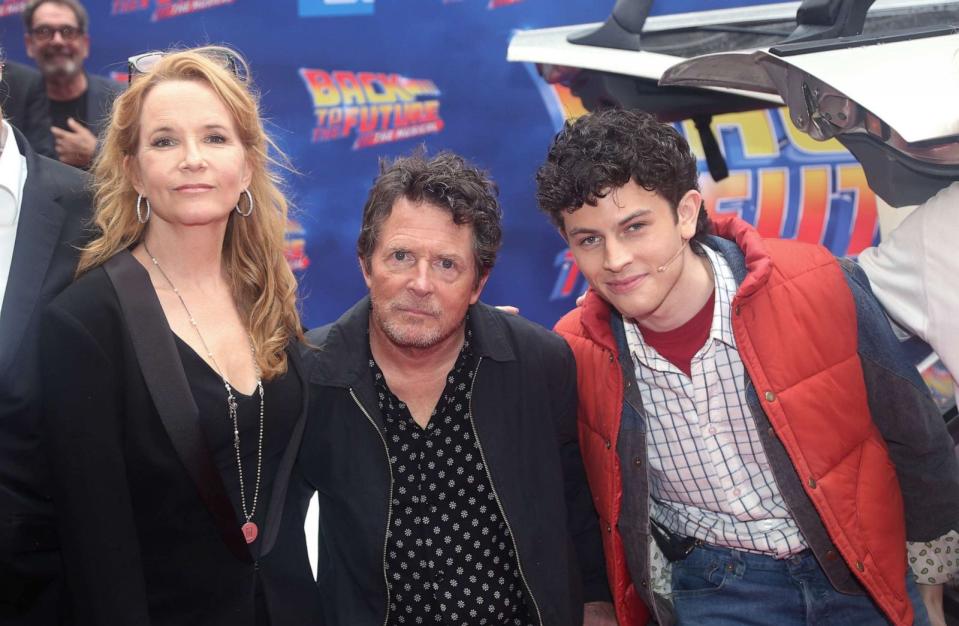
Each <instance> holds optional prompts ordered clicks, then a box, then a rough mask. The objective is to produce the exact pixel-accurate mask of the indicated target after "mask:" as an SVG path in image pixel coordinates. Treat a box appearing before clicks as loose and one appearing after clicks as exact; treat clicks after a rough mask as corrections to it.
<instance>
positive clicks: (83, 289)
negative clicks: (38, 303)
mask: <svg viewBox="0 0 959 626" xmlns="http://www.w3.org/2000/svg"><path fill="white" fill-rule="evenodd" d="M119 309H120V307H119V302H118V300H117V295H116V291H115V290H114V288H113V283H111V282H110V278H109V276H108V275H107V272H106V270H105V269H104V268H103V267H102V266H101V267H96V268H93V269H92V270H90V271H88V272H86V273H84V274H83V275H82V276H80V277H79V278H77V279H76V280H75V281H73V283H71V284H70V285H68V286H67V288H66V289H64V290H63V291H61V292H60V294H59V295H57V296H56V297H55V298H54V299H53V300H52V301H51V302H50V304H48V305H47V309H46V315H47V317H48V318H49V317H69V318H73V319H74V320H75V321H76V322H79V323H80V324H81V325H83V326H85V327H88V328H93V327H96V326H101V325H112V324H115V323H116V322H117V315H118V313H119Z"/></svg>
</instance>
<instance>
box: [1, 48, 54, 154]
mask: <svg viewBox="0 0 959 626" xmlns="http://www.w3.org/2000/svg"><path fill="white" fill-rule="evenodd" d="M0 110H2V111H3V116H4V117H5V118H6V119H7V121H9V122H10V123H11V124H13V125H14V126H16V127H17V128H19V129H20V130H21V131H22V132H23V134H24V135H25V136H26V138H27V141H29V142H30V145H31V146H32V147H33V149H34V150H36V151H37V153H38V154H42V155H44V156H48V157H50V158H52V159H55V158H57V152H56V150H54V149H53V134H52V133H51V132H50V100H49V99H47V88H46V85H44V83H43V76H42V75H41V74H40V72H38V71H37V70H35V69H33V68H32V67H27V66H26V65H23V64H22V63H17V62H15V61H4V63H3V80H0Z"/></svg>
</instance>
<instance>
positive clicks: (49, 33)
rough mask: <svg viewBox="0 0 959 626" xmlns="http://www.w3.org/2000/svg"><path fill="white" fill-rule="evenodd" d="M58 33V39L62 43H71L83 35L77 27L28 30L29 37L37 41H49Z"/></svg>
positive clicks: (45, 27) (42, 27)
mask: <svg viewBox="0 0 959 626" xmlns="http://www.w3.org/2000/svg"><path fill="white" fill-rule="evenodd" d="M57 33H60V37H61V38H62V39H63V40H64V41H73V40H74V39H76V38H77V37H79V36H80V35H82V34H83V29H82V28H79V27H77V26H60V27H58V28H57V27H53V26H37V27H36V28H31V29H30V36H31V37H33V38H34V39H36V40H37V41H49V40H51V39H53V37H54V36H55V35H56V34H57Z"/></svg>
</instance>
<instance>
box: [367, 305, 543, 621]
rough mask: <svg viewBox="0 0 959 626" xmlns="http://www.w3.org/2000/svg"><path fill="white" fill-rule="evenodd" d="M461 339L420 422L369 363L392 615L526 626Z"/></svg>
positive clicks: (471, 368)
mask: <svg viewBox="0 0 959 626" xmlns="http://www.w3.org/2000/svg"><path fill="white" fill-rule="evenodd" d="M468 328H469V325H468V323H467V334H466V341H465V342H464V344H463V348H462V350H461V351H460V354H459V357H458V358H457V360H456V364H455V365H454V366H453V369H452V370H451V371H450V373H449V374H448V376H447V378H446V387H445V389H444V390H443V394H442V396H440V399H439V401H438V402H437V404H436V407H435V408H434V409H433V413H432V415H431V417H430V421H429V423H428V424H427V426H426V428H421V427H420V426H419V425H418V424H417V423H416V422H415V421H413V416H412V415H411V414H410V411H409V409H408V408H407V406H406V404H405V403H403V402H402V401H400V400H399V399H398V398H397V397H396V396H395V395H393V393H392V392H391V391H390V389H389V387H388V386H387V384H386V380H385V378H384V377H383V373H382V372H381V371H380V368H379V366H378V365H377V364H376V362H375V361H374V360H373V359H372V357H371V358H370V369H371V370H372V374H373V381H374V386H375V389H376V391H377V394H378V399H379V408H380V412H381V413H382V414H383V419H384V422H385V436H386V442H387V447H388V448H389V454H390V465H391V467H392V471H393V490H392V494H391V496H390V497H391V498H392V517H391V522H390V527H389V529H388V531H387V553H386V569H387V578H388V587H389V596H390V620H389V621H390V623H392V624H444V625H446V626H459V625H464V626H466V625H468V626H483V625H487V624H488V625H494V624H495V625H509V626H530V625H531V624H532V623H533V620H531V619H530V615H531V612H530V609H529V607H528V606H527V602H526V593H525V589H524V584H523V580H522V578H521V576H520V570H519V567H518V564H517V560H516V554H515V552H514V549H513V540H512V538H511V537H510V532H509V528H508V527H507V525H506V522H505V520H504V519H503V517H502V515H501V514H500V509H499V506H498V505H497V502H496V495H495V493H494V491H493V488H492V485H491V483H490V477H489V474H488V473H487V472H486V467H485V464H484V462H483V459H482V454H481V452H480V448H479V445H478V443H477V441H476V437H475V436H474V432H473V427H472V421H471V417H470V413H469V412H470V403H469V400H470V389H471V385H472V382H473V377H474V375H475V374H476V368H475V366H476V363H477V361H476V358H475V357H474V356H473V354H472V353H471V352H470V347H469V340H470V333H469V330H468Z"/></svg>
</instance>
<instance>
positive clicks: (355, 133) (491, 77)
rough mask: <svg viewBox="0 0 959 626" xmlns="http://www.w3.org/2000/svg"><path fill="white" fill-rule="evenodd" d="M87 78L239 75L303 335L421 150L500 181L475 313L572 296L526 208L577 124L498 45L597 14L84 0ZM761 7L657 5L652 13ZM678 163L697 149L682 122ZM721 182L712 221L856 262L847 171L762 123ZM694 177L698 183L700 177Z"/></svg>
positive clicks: (737, 131)
mask: <svg viewBox="0 0 959 626" xmlns="http://www.w3.org/2000/svg"><path fill="white" fill-rule="evenodd" d="M24 4H25V2H23V1H11V0H0V43H2V45H3V47H4V48H5V50H6V52H7V56H8V57H9V58H12V59H15V60H22V61H25V62H29V60H28V59H27V58H26V55H25V52H24V47H23V26H22V22H21V19H20V15H19V12H20V11H22V9H23V5H24ZM86 4H87V7H88V9H89V12H90V17H91V26H90V35H91V39H92V51H91V55H90V59H89V60H88V63H87V68H88V70H89V71H91V72H93V73H100V74H104V75H108V76H110V75H112V76H113V77H114V78H116V79H117V80H121V81H125V78H126V75H125V72H126V58H127V57H128V56H130V55H132V54H136V53H139V52H144V51H148V50H154V49H165V48H169V47H171V46H192V45H197V44H205V43H224V44H228V45H231V46H233V47H235V48H237V49H238V50H240V51H241V52H242V53H243V54H244V55H245V56H246V57H247V58H248V59H249V60H250V63H251V65H252V69H253V76H254V80H255V83H256V84H257V85H258V87H259V89H260V90H261V92H262V96H263V97H262V100H263V111H264V114H265V116H266V118H267V119H268V120H269V127H270V129H271V132H272V134H273V135H274V137H275V139H276V140H277V142H278V143H279V145H280V146H281V147H282V149H283V150H284V151H285V152H286V153H287V154H288V155H289V157H290V158H291V160H292V163H293V164H294V165H295V167H296V169H297V170H298V171H297V173H295V174H291V175H289V176H288V181H289V189H290V192H291V196H292V199H293V201H294V203H295V206H296V213H295V214H294V215H293V216H292V218H293V219H292V220H291V223H290V228H289V233H288V249H287V254H288V258H289V260H290V263H291V265H292V266H293V268H294V269H295V271H296V273H297V275H298V277H299V279H300V283H301V287H302V295H303V311H304V318H305V320H304V321H305V323H306V324H307V325H309V326H315V325H318V324H321V323H324V322H328V321H331V320H332V319H334V318H335V317H337V316H338V315H339V314H340V313H341V312H342V311H343V310H345V309H346V308H347V307H348V306H349V305H351V304H352V303H353V302H354V301H355V300H356V299H358V298H359V297H360V296H362V295H363V293H364V292H365V287H364V285H363V282H362V278H361V276H360V272H359V270H358V267H357V262H356V258H355V254H354V245H355V241H356V234H357V232H358V229H359V219H360V210H361V207H362V205H363V202H364V200H365V197H366V191H367V188H368V186H369V184H370V181H371V180H372V178H373V177H374V176H375V174H376V171H377V161H378V159H379V158H380V157H382V156H394V155H398V154H404V153H407V152H409V151H411V150H412V149H414V148H416V147H417V146H418V145H419V144H425V146H426V147H427V149H428V150H429V151H430V152H435V151H438V150H440V149H449V150H453V151H456V152H458V153H460V154H462V155H464V156H466V157H467V158H469V159H471V160H473V161H475V162H476V163H478V164H480V165H481V166H483V167H484V168H487V169H488V170H490V171H491V173H492V175H493V177H494V178H495V179H496V181H497V182H498V183H499V186H500V190H501V201H502V204H503V208H504V214H505V233H506V234H505V243H504V247H503V250H502V253H501V256H500V259H499V263H498V265H497V268H496V269H495V270H494V272H493V276H492V279H491V280H490V282H489V286H488V287H487V289H486V293H485V295H484V300H486V301H487V302H490V303H494V304H501V303H509V304H514V305H517V306H519V307H520V308H521V310H522V313H523V315H525V316H527V317H529V318H531V319H533V320H535V321H538V322H540V323H542V324H546V325H552V324H553V323H554V322H555V321H556V319H558V318H559V316H560V315H562V314H563V313H564V312H565V311H567V310H568V309H569V308H570V307H571V306H572V305H573V300H574V297H575V296H576V295H578V294H579V293H580V292H582V290H583V288H584V285H583V281H582V278H581V276H579V274H578V272H577V270H576V267H575V265H574V264H573V263H572V260H571V258H570V257H569V255H568V254H567V252H566V247H565V245H564V244H563V241H562V239H561V238H560V237H559V236H558V235H557V233H556V232H555V231H554V230H553V229H552V228H551V227H550V226H549V225H548V223H547V221H546V219H545V217H543V216H542V215H541V214H540V213H539V212H538V210H537V209H536V206H535V201H534V189H533V175H534V172H535V170H536V168H537V166H538V164H539V162H540V161H541V159H542V158H543V156H544V154H545V151H546V148H547V146H548V144H549V141H550V139H551V138H552V136H553V134H554V133H555V132H556V130H557V127H558V125H559V124H561V123H562V121H563V119H564V118H565V117H567V116H569V115H575V114H577V113H578V112H580V111H581V108H582V107H581V104H580V103H578V101H577V100H576V98H575V97H573V96H571V95H570V94H569V92H568V91H566V90H564V89H563V88H562V87H553V86H549V85H546V84H545V83H543V82H542V81H541V80H540V79H539V78H538V77H537V76H536V74H535V71H532V70H531V68H529V67H526V66H524V65H523V64H511V63H507V62H506V48H507V44H508V42H509V39H510V36H511V33H512V32H514V31H515V30H517V29H528V28H542V27H548V26H560V25H567V24H575V23H583V22H596V21H602V20H604V19H605V18H606V17H607V15H608V14H609V11H610V10H611V8H612V6H613V4H614V2H613V0H112V1H109V0H97V1H96V2H94V1H92V0H91V1H90V2H87V3H86ZM754 4H763V2H759V1H757V0H744V1H743V0H741V1H738V2H737V1H717V0H710V1H709V2H706V1H705V0H698V1H692V0H659V1H658V2H657V3H656V4H654V8H653V13H654V14H657V13H659V14H662V13H667V12H668V13H675V12H682V11H691V10H703V9H706V8H708V9H715V8H724V7H730V6H743V5H754ZM679 127H680V128H681V129H682V130H683V131H684V132H687V134H688V136H689V137H690V140H691V142H692V144H693V147H694V149H696V150H700V148H699V146H698V138H697V137H696V135H695V133H690V132H689V131H690V130H691V129H692V127H691V126H690V125H686V124H680V125H679ZM714 128H715V130H716V131H717V133H718V135H719V137H720V140H721V144H722V146H723V149H724V151H725V153H726V156H727V160H728V162H729V165H730V171H731V176H730V177H729V178H728V179H726V180H724V181H722V182H721V183H719V184H715V183H713V182H712V181H711V180H709V178H708V176H705V177H704V178H703V185H704V189H705V191H706V195H707V198H708V205H709V208H710V209H711V210H714V211H732V212H737V213H739V214H741V215H743V216H744V217H745V218H746V219H749V220H751V221H752V222H754V223H756V224H757V225H758V226H759V227H760V230H762V231H763V232H764V233H765V234H767V235H774V236H787V237H797V238H801V239H806V240H810V241H821V242H823V243H825V244H826V245H827V246H829V247H830V249H831V250H833V252H835V253H837V254H846V253H850V254H855V253H857V252H858V251H860V250H861V249H862V248H863V247H865V246H867V245H869V244H871V243H872V242H873V241H874V240H875V238H876V236H877V222H876V211H875V200H874V197H873V195H872V193H871V192H870V191H869V190H868V188H867V187H866V185H865V179H864V177H863V175H862V171H861V169H859V167H858V165H857V164H856V162H855V161H854V160H853V159H852V158H851V157H849V155H848V154H846V153H845V152H843V151H842V150H841V148H840V147H839V146H838V145H837V144H829V143H827V144H816V143H815V142H812V141H810V140H809V139H808V138H806V137H804V136H802V135H801V134H800V133H798V132H797V131H796V130H795V129H794V128H792V127H791V126H790V123H789V118H788V116H784V115H782V113H781V112H780V111H777V110H775V109H774V110H770V111H761V112H755V113H747V114H739V115H730V116H723V117H720V118H717V119H716V120H715V121H714ZM703 169H704V170H705V168H703Z"/></svg>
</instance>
